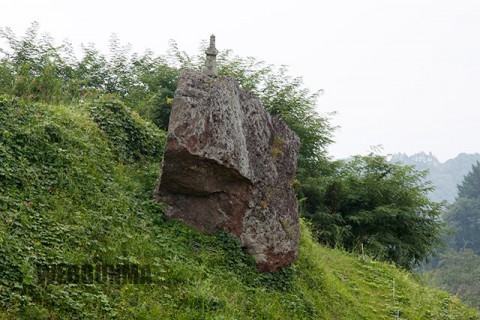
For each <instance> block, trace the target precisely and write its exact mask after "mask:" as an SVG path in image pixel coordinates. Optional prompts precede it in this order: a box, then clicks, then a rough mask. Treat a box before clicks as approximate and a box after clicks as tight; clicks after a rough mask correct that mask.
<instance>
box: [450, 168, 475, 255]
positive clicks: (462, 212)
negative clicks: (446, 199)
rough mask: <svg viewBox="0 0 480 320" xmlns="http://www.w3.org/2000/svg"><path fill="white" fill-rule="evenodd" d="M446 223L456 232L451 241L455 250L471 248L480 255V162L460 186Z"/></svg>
mask: <svg viewBox="0 0 480 320" xmlns="http://www.w3.org/2000/svg"><path fill="white" fill-rule="evenodd" d="M445 221H446V222H447V223H448V226H449V227H451V228H452V229H453V231H454V234H453V235H452V236H451V237H450V239H449V240H450V244H451V246H452V247H453V248H454V249H456V250H464V249H466V248H469V249H472V250H473V251H474V252H475V253H476V254H480V162H477V163H476V164H475V165H473V166H472V170H471V171H470V172H469V173H468V174H467V175H466V176H465V177H464V179H463V182H462V184H461V185H459V186H458V197H457V199H456V200H455V202H454V203H453V205H452V206H450V208H449V210H448V211H447V212H446V214H445Z"/></svg>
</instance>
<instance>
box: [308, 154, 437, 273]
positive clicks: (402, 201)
mask: <svg viewBox="0 0 480 320" xmlns="http://www.w3.org/2000/svg"><path fill="white" fill-rule="evenodd" d="M336 166H337V168H336V170H335V173H334V174H333V175H332V176H331V177H330V178H329V179H328V180H327V181H325V184H324V185H323V186H319V187H318V189H319V190H320V191H318V190H317V192H316V193H317V195H318V194H320V195H321V196H320V197H318V199H317V200H316V204H317V205H316V206H315V207H310V208H308V210H306V211H305V212H304V215H305V216H306V217H307V218H308V219H309V220H310V221H312V223H313V225H314V227H315V230H316V234H317V237H318V240H319V241H320V242H323V243H326V244H329V245H331V246H340V247H344V248H346V249H348V250H360V247H361V246H362V245H363V247H364V250H365V251H366V252H367V253H369V254H370V255H371V256H372V257H373V258H374V259H380V260H385V261H392V262H394V263H395V264H397V265H398V266H402V267H405V268H411V267H413V266H414V265H415V264H418V263H419V262H420V261H422V260H423V259H425V258H426V257H428V256H429V255H430V254H431V253H432V252H433V251H434V250H435V248H436V246H437V245H438V244H439V243H440V242H441V230H442V223H441V221H440V219H439V215H440V213H441V208H442V204H441V203H436V202H432V201H430V200H429V199H428V197H427V194H428V192H429V191H430V190H431V189H432V186H431V184H430V183H428V182H424V178H425V175H426V174H427V172H423V171H416V170H415V169H413V167H410V166H402V165H399V164H392V163H389V162H388V161H387V159H386V158H385V157H383V156H379V155H374V154H370V155H369V156H355V157H354V158H353V159H352V160H349V161H346V162H344V163H337V165H336Z"/></svg>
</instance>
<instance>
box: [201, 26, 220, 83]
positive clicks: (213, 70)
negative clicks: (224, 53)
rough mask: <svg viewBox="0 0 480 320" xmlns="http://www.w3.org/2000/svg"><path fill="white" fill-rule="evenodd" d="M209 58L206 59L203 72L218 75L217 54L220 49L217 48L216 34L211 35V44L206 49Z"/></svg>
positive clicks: (208, 74)
mask: <svg viewBox="0 0 480 320" xmlns="http://www.w3.org/2000/svg"><path fill="white" fill-rule="evenodd" d="M205 54H206V55H207V58H206V60H205V67H204V68H203V73H204V74H206V75H207V76H216V75H218V72H217V54H218V50H217V48H215V35H213V34H212V35H211V36H210V45H209V47H208V48H207V50H205Z"/></svg>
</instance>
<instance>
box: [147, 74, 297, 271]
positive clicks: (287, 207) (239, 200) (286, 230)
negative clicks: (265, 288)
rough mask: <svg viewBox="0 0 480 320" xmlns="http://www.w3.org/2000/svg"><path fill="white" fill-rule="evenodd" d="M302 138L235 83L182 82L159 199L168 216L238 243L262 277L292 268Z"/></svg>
mask: <svg viewBox="0 0 480 320" xmlns="http://www.w3.org/2000/svg"><path fill="white" fill-rule="evenodd" d="M299 145H300V141H299V138H298V137H297V136H296V135H295V133H293V131H291V130H290V129H289V128H288V127H287V126H286V125H285V123H283V122H282V121H279V120H277V119H275V118H273V117H272V116H270V114H269V113H268V112H266V111H265V109H264V108H263V107H262V106H261V104H260V102H259V100H257V99H256V98H255V97H254V96H253V94H251V93H249V92H245V91H243V90H242V89H240V88H239V86H238V84H237V83H236V81H235V80H234V79H233V78H232V77H216V78H212V77H209V76H206V75H203V74H200V73H197V72H195V71H192V70H184V71H183V72H182V74H181V76H180V79H179V82H178V87H177V91H176V93H175V98H174V103H173V108H172V113H171V116H170V123H169V130H168V138H167V145H166V150H165V154H164V159H163V165H162V174H161V177H160V179H159V182H158V184H157V187H156V190H155V199H156V200H159V201H163V202H164V203H165V204H166V205H167V206H166V207H167V210H166V215H167V216H168V217H170V218H174V219H179V220H182V221H183V222H184V223H186V224H187V225H190V226H194V227H196V228H198V229H200V230H202V231H214V230H216V229H222V230H225V231H227V232H229V233H231V234H233V235H234V236H236V237H238V238H240V241H241V243H242V244H243V246H244V247H245V249H246V250H247V251H248V252H250V253H252V254H253V255H254V257H255V259H256V262H257V267H258V269H259V270H260V271H268V272H271V271H276V270H278V269H279V268H280V267H282V266H285V265H288V264H290V263H292V262H293V261H294V260H295V258H296V256H297V251H298V240H299V225H298V210H297V203H296V198H295V194H294V190H293V187H292V185H293V180H294V178H295V170H296V162H297V153H298V148H299Z"/></svg>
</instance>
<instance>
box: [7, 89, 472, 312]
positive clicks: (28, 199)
mask: <svg viewBox="0 0 480 320" xmlns="http://www.w3.org/2000/svg"><path fill="white" fill-rule="evenodd" d="M0 101H1V103H0V115H1V117H0V119H1V121H0V123H1V126H2V128H4V129H3V131H2V136H1V137H2V138H1V140H0V141H1V143H2V144H1V146H0V157H1V159H2V171H1V175H2V179H0V181H1V182H0V190H1V191H2V192H1V198H0V199H1V200H0V208H1V213H0V214H1V216H0V219H1V220H0V221H1V222H2V223H1V229H0V243H1V247H0V250H1V259H0V264H1V268H0V278H1V279H2V280H1V284H0V305H1V310H2V312H3V316H4V317H5V318H24V319H49V318H61V319H69V318H72V319H73V318H118V319H131V318H141V319H158V318H161V319H168V318H170V319H213V318H218V319H233V318H240V319H253V318H255V319H285V318H288V319H295V318H297V319H316V318H320V319H339V318H340V319H364V318H369V319H382V318H385V319H390V318H392V317H393V315H395V314H396V313H397V312H398V313H399V315H400V316H401V317H402V318H408V319H442V318H445V319H447V318H450V319H475V318H476V317H477V314H476V313H475V312H474V311H473V310H470V309H468V308H466V307H465V306H463V305H462V304H461V303H460V302H459V301H458V300H455V299H453V298H451V297H450V296H448V295H447V294H445V293H442V292H440V291H435V290H432V289H427V288H425V287H422V286H420V285H419V284H418V283H417V282H416V281H415V279H414V278H413V276H412V275H411V274H409V273H408V272H405V271H399V270H398V269H396V268H395V267H393V266H391V265H388V264H384V263H379V262H375V261H372V260H370V259H368V258H367V259H365V260H362V259H360V258H359V257H357V256H354V255H351V254H347V253H345V252H342V251H338V250H334V249H328V248H326V247H322V246H320V245H319V244H316V243H315V242H314V241H313V239H312V236H311V234H310V231H309V229H308V228H307V226H306V225H305V223H302V239H301V250H300V256H299V259H298V260H297V262H296V263H295V264H294V265H293V266H292V267H290V268H287V269H285V270H284V271H282V272H280V273H277V274H259V273H257V272H256V271H255V268H254V263H253V259H252V258H251V257H250V256H248V255H246V254H245V253H243V251H242V250H241V246H240V244H239V243H238V241H236V240H234V239H232V238H231V237H229V236H227V235H225V234H223V233H218V234H213V235H205V234H200V233H199V232H197V231H196V230H194V229H191V228H187V227H185V226H182V225H181V224H179V223H175V222H167V221H164V220H163V218H162V207H161V205H160V204H156V203H154V202H152V201H151V200H150V199H151V192H152V188H153V184H154V181H155V179H156V177H157V175H158V168H159V162H158V159H157V160H154V159H153V158H150V157H149V155H148V154H144V153H141V152H137V150H136V149H132V148H134V147H133V146H129V145H128V144H126V145H123V144H119V143H118V141H117V140H115V139H114V138H115V137H113V136H110V135H109V134H108V132H109V131H108V129H105V127H102V126H101V125H99V123H97V122H95V119H96V118H95V116H94V115H95V114H92V112H91V109H92V105H91V104H83V105H78V104H74V105H50V104H49V105H45V104H30V103H24V102H21V101H20V100H18V99H17V98H14V97H11V96H2V98H1V100H0ZM97 103H98V104H97V106H100V105H103V104H104V103H105V102H103V101H99V102H97ZM106 110H108V111H107V112H111V110H110V109H108V108H107V109H106ZM117 110H118V114H119V117H120V116H121V117H126V115H128V114H130V113H128V112H127V111H128V110H127V109H125V108H123V109H122V108H119V109H117ZM131 115H132V118H131V121H133V123H135V124H136V127H137V128H138V130H142V131H144V132H148V131H149V130H151V128H149V126H148V125H146V124H145V123H143V122H142V121H138V122H137V121H136V120H135V119H136V117H135V116H134V115H133V114H131ZM113 118H115V117H113ZM112 126H113V128H117V126H116V125H115V124H112ZM144 141H145V143H144V144H143V145H145V146H148V145H149V143H148V141H150V138H149V137H148V136H146V135H145V136H144ZM150 143H153V141H150ZM125 148H127V149H128V148H130V153H129V154H134V155H137V156H138V157H140V158H137V161H135V162H130V161H125V159H123V158H122V157H119V156H118V155H119V154H123V153H122V150H124V149H125ZM135 148H136V147H135ZM39 263H46V264H62V263H63V264H75V265H89V264H90V265H93V264H98V263H107V264H127V263H138V264H140V265H148V266H150V268H151V272H152V281H153V283H150V284H124V285H119V284H115V283H113V284H102V283H100V284H95V283H94V284H81V283H70V284H57V285H55V284H49V285H43V286H42V285H39V284H38V283H37V281H38V278H37V273H36V270H35V268H36V266H37V265H38V264H39ZM393 282H394V283H395V297H393V295H392V294H393V292H392V285H393Z"/></svg>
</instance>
